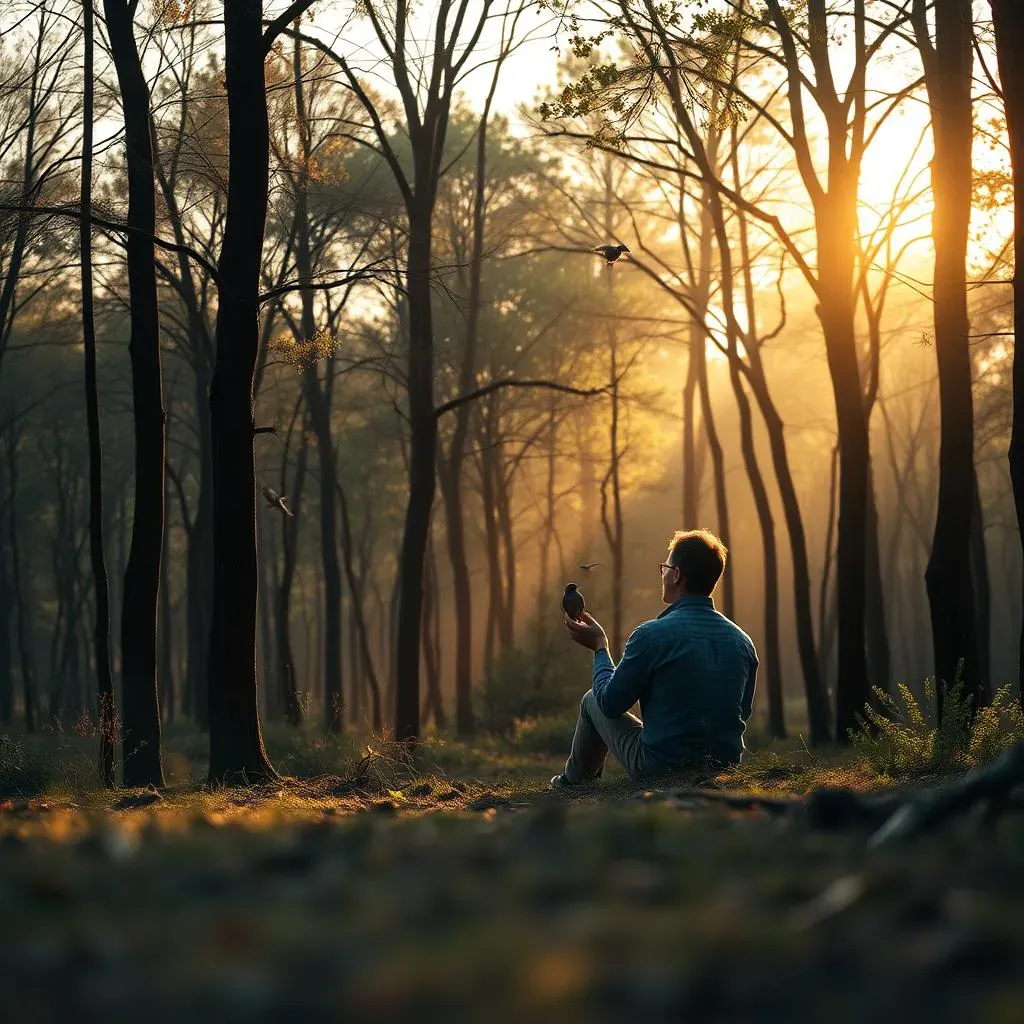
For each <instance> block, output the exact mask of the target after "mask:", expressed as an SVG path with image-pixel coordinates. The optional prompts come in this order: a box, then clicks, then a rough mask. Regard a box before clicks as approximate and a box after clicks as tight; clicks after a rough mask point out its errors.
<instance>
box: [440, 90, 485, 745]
mask: <svg viewBox="0 0 1024 1024" xmlns="http://www.w3.org/2000/svg"><path fill="white" fill-rule="evenodd" d="M496 85H497V72H495V75H494V78H493V79H492V85H491V89H490V92H489V93H488V95H487V99H486V101H485V103H484V109H483V113H482V115H481V117H480V127H479V130H478V131H477V145H476V181H475V187H474V191H473V243H472V251H471V253H470V262H469V304H468V309H467V312H466V334H465V343H464V347H463V350H462V364H461V366H460V367H459V391H460V393H461V394H468V393H469V392H470V391H471V390H472V388H473V385H474V383H475V382H476V352H477V345H478V340H479V333H480V303H481V281H482V276H483V251H484V226H485V221H484V199H485V186H486V182H487V126H488V121H489V119H490V111H491V101H492V100H493V98H494V90H495V86H496ZM471 413H472V407H471V405H470V403H468V402H466V403H464V404H463V405H461V406H459V408H458V409H456V410H455V427H454V429H453V430H452V440H451V443H450V444H449V446H448V458H447V461H446V463H445V465H444V466H443V468H442V491H443V496H444V508H445V528H446V532H447V537H448V559H449V561H450V563H451V567H452V590H453V597H454V604H455V731H456V733H457V734H458V735H459V736H463V737H465V736H471V735H472V734H473V732H474V731H475V722H474V718H473V678H472V672H473V609H472V603H471V595H470V581H469V559H468V557H467V554H466V527H465V522H464V515H465V513H464V508H463V493H462V470H463V467H464V464H465V456H466V439H467V437H468V436H469V424H470V415H471Z"/></svg>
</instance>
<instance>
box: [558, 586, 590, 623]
mask: <svg viewBox="0 0 1024 1024" xmlns="http://www.w3.org/2000/svg"><path fill="white" fill-rule="evenodd" d="M585 608H586V605H585V604H584V603H583V595H582V594H581V593H580V588H579V586H578V585H577V584H575V583H570V584H569V585H568V586H567V587H566V588H565V593H564V594H563V595H562V611H563V612H565V614H566V615H568V616H569V618H570V619H576V621H577V622H578V621H579V618H580V616H581V615H582V614H583V610H584V609H585Z"/></svg>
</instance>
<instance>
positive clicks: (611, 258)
mask: <svg viewBox="0 0 1024 1024" xmlns="http://www.w3.org/2000/svg"><path fill="white" fill-rule="evenodd" d="M590 251H591V252H592V253H593V254H594V255H595V256H603V257H604V259H605V261H606V262H607V264H608V266H609V267H610V266H611V265H612V264H613V263H614V262H615V261H616V260H617V259H618V258H619V257H620V256H621V255H622V254H623V253H624V252H629V246H628V245H598V246H595V247H594V248H593V249H591V250H590Z"/></svg>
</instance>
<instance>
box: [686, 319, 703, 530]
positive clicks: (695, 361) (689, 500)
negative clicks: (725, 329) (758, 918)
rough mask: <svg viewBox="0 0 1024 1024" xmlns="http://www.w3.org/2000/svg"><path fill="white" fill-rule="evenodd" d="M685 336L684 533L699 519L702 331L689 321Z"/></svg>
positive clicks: (692, 527)
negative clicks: (698, 425)
mask: <svg viewBox="0 0 1024 1024" xmlns="http://www.w3.org/2000/svg"><path fill="white" fill-rule="evenodd" d="M687 337H688V339H689V341H688V345H689V352H690V355H689V358H688V359H687V361H686V383H685V384H684V385H683V506H682V507H683V521H682V528H683V529H684V530H690V529H694V528H695V527H696V524H697V523H698V521H699V518H700V483H701V480H700V475H699V474H698V472H697V443H696V437H697V430H696V428H697V403H696V397H697V381H698V379H699V375H700V364H701V362H702V360H703V357H704V345H705V341H704V331H703V329H702V328H701V327H700V326H699V325H698V324H697V323H696V322H695V321H694V320H693V319H692V318H691V320H690V323H689V326H688V330H687Z"/></svg>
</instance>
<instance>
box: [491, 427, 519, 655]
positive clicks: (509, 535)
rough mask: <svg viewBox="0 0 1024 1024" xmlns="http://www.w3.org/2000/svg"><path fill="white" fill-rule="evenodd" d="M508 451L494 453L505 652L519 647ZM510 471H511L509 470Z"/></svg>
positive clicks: (500, 449) (502, 449)
mask: <svg viewBox="0 0 1024 1024" xmlns="http://www.w3.org/2000/svg"><path fill="white" fill-rule="evenodd" d="M504 451H505V447H504V445H503V444H500V443H499V445H498V448H497V450H496V451H495V464H494V468H495V474H494V483H495V495H496V497H497V506H498V507H497V514H498V529H499V531H500V536H501V547H502V551H503V554H504V559H503V561H504V571H503V575H504V579H505V583H504V586H503V588H502V589H503V598H502V607H501V620H500V630H499V632H500V636H501V649H502V651H503V652H505V651H510V650H512V649H513V648H514V647H515V645H516V544H515V533H514V531H513V526H512V494H511V490H510V484H509V478H508V475H507V473H506V468H505V466H504V465H503V457H504ZM510 471H511V467H510Z"/></svg>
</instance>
